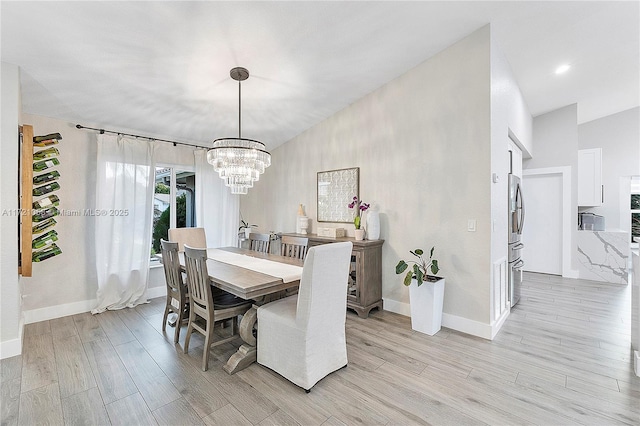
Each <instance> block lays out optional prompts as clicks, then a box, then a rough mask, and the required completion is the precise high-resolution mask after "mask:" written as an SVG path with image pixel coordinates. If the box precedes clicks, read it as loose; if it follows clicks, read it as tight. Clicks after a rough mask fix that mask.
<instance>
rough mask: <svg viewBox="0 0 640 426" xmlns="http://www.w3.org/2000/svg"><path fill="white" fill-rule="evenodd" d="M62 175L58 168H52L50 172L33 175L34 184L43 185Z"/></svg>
mask: <svg viewBox="0 0 640 426" xmlns="http://www.w3.org/2000/svg"><path fill="white" fill-rule="evenodd" d="M59 177H60V173H58V171H57V170H52V171H50V172H49V173H45V174H42V175H38V176H34V177H33V184H34V185H41V184H43V183H49V182H51V181H54V180H56V179H58V178H59Z"/></svg>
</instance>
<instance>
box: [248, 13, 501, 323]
mask: <svg viewBox="0 0 640 426" xmlns="http://www.w3.org/2000/svg"><path fill="white" fill-rule="evenodd" d="M489 51H490V41H489V27H488V26H486V27H484V28H481V29H480V30H478V31H476V32H474V33H473V34H471V35H469V36H468V37H466V38H464V39H462V40H461V41H459V42H458V43H456V44H454V45H453V46H451V47H449V48H447V49H445V50H443V51H442V52H440V53H439V54H437V55H435V56H434V57H432V58H430V59H428V60H427V61H425V62H423V63H422V64H420V65H418V66H417V67H415V68H414V69H412V70H410V71H408V72H407V73H406V74H404V75H402V76H400V77H398V78H397V79H395V80H393V81H391V82H389V83H387V84H386V85H384V86H382V87H380V88H379V89H377V90H375V91H374V92H372V93H370V94H369V95H367V96H365V97H364V98H362V99H360V100H358V101H356V102H355V103H353V104H352V105H350V106H349V107H347V108H345V109H344V110H342V111H340V112H338V113H336V114H335V115H333V116H331V117H329V118H328V119H327V120H325V121H323V122H321V123H319V124H318V125H316V126H314V127H312V128H311V129H309V130H307V131H305V132H304V133H302V134H301V135H299V136H297V137H296V138H294V139H293V140H291V141H289V142H287V143H285V144H283V145H281V146H280V147H279V148H277V149H276V150H274V152H273V153H272V154H273V159H272V164H273V166H272V167H271V168H270V169H268V170H267V172H266V173H265V174H264V175H263V177H262V178H261V180H260V181H259V182H258V183H257V184H256V186H255V187H254V188H253V189H251V190H250V191H249V195H248V196H245V197H241V211H242V213H243V215H244V218H245V219H246V220H249V221H250V222H251V223H256V224H258V225H260V227H261V228H262V229H264V230H275V231H288V232H292V231H295V218H296V213H297V210H298V204H300V203H302V204H303V205H304V206H305V208H306V213H307V216H309V217H310V218H312V219H315V218H316V173H317V172H319V171H323V170H333V169H340V168H347V167H360V195H361V198H362V199H363V200H364V201H365V202H369V203H375V204H377V205H378V206H379V207H380V218H381V237H380V238H382V239H384V240H385V243H384V246H383V254H382V257H383V258H382V262H383V269H382V275H383V276H382V286H383V297H384V299H385V308H386V309H390V310H396V311H400V312H403V313H407V314H408V305H407V304H408V291H407V289H406V288H405V287H404V286H403V285H402V277H400V276H397V275H396V274H395V265H396V263H397V262H398V260H399V259H402V258H404V259H408V258H409V256H410V254H409V253H408V251H409V250H411V249H415V248H418V247H422V248H425V249H429V248H430V247H431V246H435V247H436V250H435V256H436V257H437V258H438V260H439V262H440V266H441V270H442V275H443V276H444V277H446V280H447V281H446V289H445V301H444V313H445V318H444V321H443V324H444V325H445V326H452V325H455V327H456V328H458V329H460V328H465V330H464V331H467V332H473V330H471V329H472V328H473V327H474V326H479V327H480V328H482V327H488V324H489V322H490V313H489V293H490V265H491V263H490V257H491V254H490V251H491V249H490V246H491V245H490V243H491V232H490V223H491V208H492V206H491V150H492V147H491V129H490V125H491V123H490V120H491V89H490V63H489V62H490V56H489V53H490V52H489ZM461 65H464V66H461ZM470 218H473V219H476V220H477V223H478V227H477V231H476V232H467V220H468V219H470ZM317 226H318V224H317V222H316V221H315V220H312V224H311V232H315V230H316V229H317ZM341 226H342V224H341ZM344 226H345V228H346V229H347V230H348V233H349V234H350V235H353V229H354V228H353V225H351V224H344ZM447 321H449V323H447ZM451 321H455V322H456V324H452V323H451Z"/></svg>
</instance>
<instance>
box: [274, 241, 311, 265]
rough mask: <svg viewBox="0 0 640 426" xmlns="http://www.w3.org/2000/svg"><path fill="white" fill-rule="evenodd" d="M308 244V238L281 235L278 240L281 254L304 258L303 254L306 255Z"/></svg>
mask: <svg viewBox="0 0 640 426" xmlns="http://www.w3.org/2000/svg"><path fill="white" fill-rule="evenodd" d="M308 246H309V239H308V238H304V237H291V236H289V235H283V236H282V240H281V242H280V254H281V255H282V256H287V257H293V258H296V259H300V260H304V258H305V256H306V255H307V247H308Z"/></svg>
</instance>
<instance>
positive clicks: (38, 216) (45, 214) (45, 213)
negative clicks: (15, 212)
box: [31, 207, 60, 222]
mask: <svg viewBox="0 0 640 426" xmlns="http://www.w3.org/2000/svg"><path fill="white" fill-rule="evenodd" d="M59 214H60V212H59V211H58V209H56V208H55V207H50V208H48V209H45V210H40V211H39V212H37V213H34V214H33V216H31V220H33V221H34V222H42V221H43V220H45V219H49V218H50V217H54V216H58V215H59Z"/></svg>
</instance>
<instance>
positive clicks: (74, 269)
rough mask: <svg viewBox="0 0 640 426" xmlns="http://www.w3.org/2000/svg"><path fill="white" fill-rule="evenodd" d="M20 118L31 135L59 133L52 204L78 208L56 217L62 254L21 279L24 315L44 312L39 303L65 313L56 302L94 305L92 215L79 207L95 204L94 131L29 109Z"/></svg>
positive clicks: (80, 307) (62, 208)
mask: <svg viewBox="0 0 640 426" xmlns="http://www.w3.org/2000/svg"><path fill="white" fill-rule="evenodd" d="M22 120H23V122H24V123H25V124H30V125H32V126H33V132H34V135H46V134H49V133H56V132H59V133H60V134H61V135H62V141H61V142H60V143H59V144H58V145H57V146H56V147H57V148H58V150H59V151H60V156H59V157H58V158H59V160H60V165H59V166H57V167H56V170H58V171H59V172H60V179H59V180H58V182H59V184H60V189H59V190H58V191H57V192H56V195H58V197H60V206H59V207H58V208H59V209H60V211H61V212H62V213H67V212H69V213H71V212H74V213H72V214H76V213H75V212H77V214H78V215H75V216H74V215H68V216H67V215H60V216H57V217H56V221H57V225H56V227H55V230H56V231H57V232H58V238H59V240H58V241H57V242H56V244H57V245H58V246H59V247H60V249H61V250H62V254H60V255H58V256H55V257H52V258H50V259H47V260H46V261H44V262H34V263H33V274H32V277H31V278H22V280H21V283H22V292H23V299H24V310H25V320H26V321H27V323H29V322H32V321H38V320H41V319H42V318H44V317H47V316H49V315H47V314H46V313H42V311H38V310H40V309H46V308H50V307H58V308H56V309H60V310H61V315H60V316H62V315H68V314H69V313H68V312H67V311H65V308H62V307H59V305H71V306H72V307H73V308H70V309H72V310H74V311H76V312H74V313H77V312H78V311H79V312H84V311H86V310H88V309H91V308H93V307H94V305H95V301H94V299H95V298H96V290H97V283H96V271H95V260H94V258H95V244H94V238H93V236H94V229H95V228H94V220H95V218H94V217H93V216H90V215H85V214H83V211H84V210H85V209H94V208H95V185H96V139H95V135H94V134H92V133H90V132H87V131H85V130H78V129H76V128H75V127H74V126H75V124H74V123H68V122H65V121H61V120H57V119H53V118H48V117H42V116H37V115H29V114H23V116H22ZM34 311H35V312H34ZM38 312H40V314H39V315H38ZM34 314H35V316H34ZM43 315H44V316H43Z"/></svg>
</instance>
